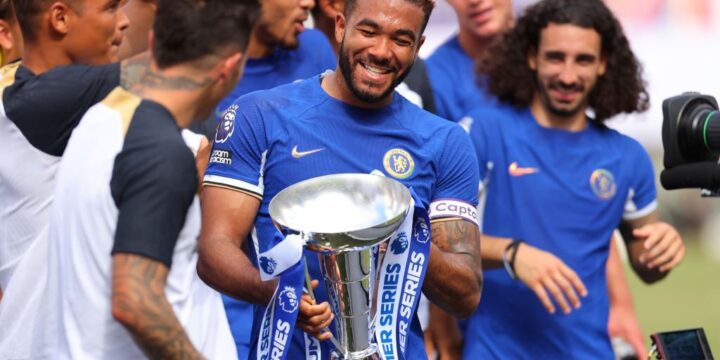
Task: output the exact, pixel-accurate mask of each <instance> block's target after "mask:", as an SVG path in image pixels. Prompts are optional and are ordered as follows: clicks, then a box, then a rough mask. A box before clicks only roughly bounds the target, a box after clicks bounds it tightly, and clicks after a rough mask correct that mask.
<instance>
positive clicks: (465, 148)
mask: <svg viewBox="0 0 720 360" xmlns="http://www.w3.org/2000/svg"><path fill="white" fill-rule="evenodd" d="M478 173H479V172H478V164H477V159H476V157H475V152H474V151H473V147H472V144H471V142H470V138H469V137H468V135H467V133H465V131H464V130H463V129H462V128H461V127H460V126H459V125H453V126H452V128H451V130H450V131H449V133H448V135H447V139H445V140H444V147H443V150H442V153H441V155H440V164H439V167H438V175H439V178H438V182H437V185H436V187H435V192H434V194H433V197H432V201H431V203H430V218H431V219H437V218H444V217H460V218H464V219H467V220H470V221H473V222H475V223H477V212H476V207H477V205H478V192H477V189H478V182H479V181H480V180H479V177H478Z"/></svg>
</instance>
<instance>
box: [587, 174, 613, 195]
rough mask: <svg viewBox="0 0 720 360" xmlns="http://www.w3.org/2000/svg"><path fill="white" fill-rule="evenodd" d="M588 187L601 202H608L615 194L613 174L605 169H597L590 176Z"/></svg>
mask: <svg viewBox="0 0 720 360" xmlns="http://www.w3.org/2000/svg"><path fill="white" fill-rule="evenodd" d="M590 187H592V190H593V192H594V193H595V196H597V197H598V198H600V199H601V200H609V199H611V198H612V197H613V196H615V193H616V192H617V184H616V183H615V177H614V176H613V174H612V173H611V172H610V171H608V170H605V169H597V170H595V171H593V173H592V175H590Z"/></svg>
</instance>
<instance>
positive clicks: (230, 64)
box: [218, 52, 245, 81]
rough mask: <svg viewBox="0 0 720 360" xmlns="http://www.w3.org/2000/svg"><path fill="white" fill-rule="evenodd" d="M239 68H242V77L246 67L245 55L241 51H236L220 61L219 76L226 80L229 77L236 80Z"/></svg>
mask: <svg viewBox="0 0 720 360" xmlns="http://www.w3.org/2000/svg"><path fill="white" fill-rule="evenodd" d="M238 68H240V77H242V73H243V70H244V68H245V56H243V54H242V53H240V52H234V53H232V54H230V55H228V56H227V57H225V59H224V60H223V61H221V62H220V68H219V69H218V70H219V71H218V78H219V79H220V80H224V81H227V80H228V79H232V80H234V77H235V72H236V71H237V69H238Z"/></svg>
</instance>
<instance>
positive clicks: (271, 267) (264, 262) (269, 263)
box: [260, 256, 277, 275]
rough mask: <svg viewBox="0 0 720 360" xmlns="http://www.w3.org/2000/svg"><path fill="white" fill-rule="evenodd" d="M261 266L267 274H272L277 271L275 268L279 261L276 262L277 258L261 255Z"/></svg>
mask: <svg viewBox="0 0 720 360" xmlns="http://www.w3.org/2000/svg"><path fill="white" fill-rule="evenodd" d="M260 267H261V268H262V269H263V271H264V272H265V273H266V274H270V275H272V274H273V273H274V272H275V268H276V267H277V262H275V260H273V259H271V258H269V257H265V256H261V257H260Z"/></svg>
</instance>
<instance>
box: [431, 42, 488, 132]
mask: <svg viewBox="0 0 720 360" xmlns="http://www.w3.org/2000/svg"><path fill="white" fill-rule="evenodd" d="M425 63H426V64H427V69H428V76H429V77H430V83H431V84H432V88H433V94H434V95H435V108H436V112H435V113H436V114H437V115H438V116H440V117H443V118H445V119H448V120H451V121H455V122H459V123H460V124H461V125H463V127H466V128H467V127H468V126H470V125H471V124H472V122H474V121H475V120H474V119H473V118H472V117H471V116H469V115H470V114H469V113H470V111H472V110H473V109H475V108H479V107H485V106H491V105H494V104H495V103H496V100H495V98H494V97H493V96H492V95H490V94H488V93H487V91H486V90H485V86H484V85H483V81H485V78H484V77H481V76H476V75H475V74H476V73H477V69H476V64H475V61H474V60H473V59H472V58H470V56H469V55H468V54H467V53H465V50H463V49H462V47H460V42H459V41H458V37H457V36H454V37H452V38H450V39H449V40H447V41H446V42H445V43H444V44H442V45H441V46H440V47H438V48H437V50H435V52H434V53H433V54H432V55H431V56H430V57H429V58H428V59H427V60H426V61H425Z"/></svg>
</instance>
